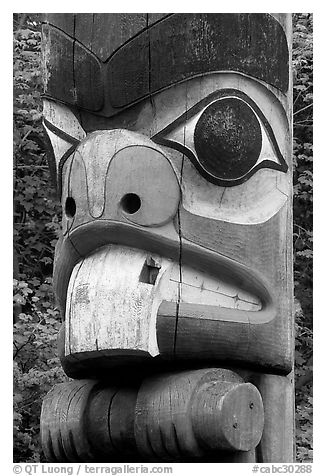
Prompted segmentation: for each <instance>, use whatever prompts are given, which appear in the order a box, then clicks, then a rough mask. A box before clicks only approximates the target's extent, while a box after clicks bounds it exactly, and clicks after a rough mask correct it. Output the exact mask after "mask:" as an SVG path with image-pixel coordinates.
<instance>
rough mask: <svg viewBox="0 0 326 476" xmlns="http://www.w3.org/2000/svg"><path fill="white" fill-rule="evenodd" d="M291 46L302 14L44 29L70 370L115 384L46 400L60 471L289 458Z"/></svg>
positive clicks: (62, 24) (160, 17)
mask: <svg viewBox="0 0 326 476" xmlns="http://www.w3.org/2000/svg"><path fill="white" fill-rule="evenodd" d="M290 45H291V16H290V15H289V14H265V13H263V14H260V13H259V14H237V13H232V14H231V13H230V14H217V13H216V14H215V13H214V14H204V13H203V14H192V13H191V14H143V13H139V14H46V15H45V19H44V29H43V58H44V67H45V73H44V86H45V91H44V127H45V130H46V132H47V133H48V136H49V140H50V142H51V148H52V170H53V172H54V174H55V176H56V183H57V188H58V193H59V195H60V197H61V202H62V208H63V224H62V225H63V235H62V238H61V239H60V240H59V243H58V245H57V248H56V256H55V272H54V286H55V292H56V296H57V299H58V303H59V305H60V307H61V311H62V317H63V319H65V323H64V326H63V328H62V329H61V331H60V338H59V342H58V347H59V354H60V358H61V362H62V365H63V368H64V370H65V372H66V373H67V374H68V375H69V376H71V377H73V378H82V379H84V378H88V379H99V381H100V382H101V383H98V384H95V383H94V382H95V381H93V383H92V381H88V383H87V384H85V385H84V384H83V383H82V382H79V381H76V382H75V383H69V385H68V386H67V387H65V385H63V386H62V387H58V388H57V390H54V391H53V393H50V394H49V396H48V397H47V398H46V400H45V403H44V410H43V416H42V422H43V423H42V425H43V426H42V428H43V430H42V435H43V445H44V446H45V448H46V450H45V452H46V454H47V458H49V459H51V460H57V461H59V460H60V458H62V461H70V460H71V461H73V460H78V461H82V460H88V458H89V459H90V460H92V458H93V460H94V458H96V457H99V458H102V459H103V460H105V459H106V458H107V459H108V460H110V459H111V458H117V457H118V456H117V455H120V457H121V458H122V459H125V460H127V459H128V458H129V457H141V458H145V459H146V460H157V461H159V460H166V459H168V460H173V459H174V458H175V459H176V460H180V459H181V460H191V459H193V458H204V459H205V458H206V460H207V461H208V460H209V461H212V460H214V461H232V462H241V461H242V462H246V461H247V462H253V461H260V462H264V461H266V462H285V461H288V462H290V461H291V460H292V458H293V454H292V446H293V445H292V443H293V385H292V383H291V375H292V374H291V372H292V369H293V340H294V338H293V318H292V314H293V313H292V287H293V283H292V241H291V240H292V233H291V222H292V212H291V197H292V189H291V187H292V184H291V174H292V164H291V161H292V151H291V120H292V119H291V114H292V109H291V100H292V97H291V71H290V63H291V62H290V53H291V47H290ZM135 58H137V61H136V60H135ZM200 367H202V368H201V369H200ZM210 367H215V368H218V369H220V367H231V368H232V371H229V370H221V369H220V370H216V372H217V374H219V375H220V376H221V375H222V374H223V372H224V374H223V375H224V377H225V378H224V377H223V378H220V379H219V378H217V374H214V375H215V377H214V378H213V377H212V378H213V380H212V381H210V383H207V384H206V383H205V384H203V387H200V388H199V387H198V385H199V382H201V380H200V379H201V378H202V377H203V376H204V375H210V376H212V371H211V370H208V369H209V368H210ZM177 369H180V371H181V369H182V370H183V371H184V372H185V373H184V374H183V373H180V374H179V373H175V372H176V370H177ZM195 369H196V370H195ZM221 372H222V374H221ZM213 373H214V372H213ZM226 375H228V378H231V375H232V378H231V381H229V380H228V379H227V378H226ZM203 378H204V377H203ZM207 378H208V377H207ZM121 379H125V380H127V381H128V383H129V386H128V388H126V387H125V384H122V382H121ZM214 379H215V380H214ZM108 380H110V385H108ZM101 385H102V386H101ZM80 389H83V390H80ZM195 389H196V391H195ZM75 391H76V392H77V393H78V392H82V394H83V397H82V399H81V400H78V403H77V401H76V403H75V400H74V396H73V393H74V392H75ZM69 392H72V393H71V394H70V393H69ZM70 395H71V396H70ZM70 400H71V402H72V403H71V405H72V408H71V409H70V403H69V402H70ZM249 400H250V402H249ZM83 402H84V403H83ZM171 402H172V403H171ZM243 402H245V403H243ZM248 402H249V403H248ZM259 402H260V403H259ZM250 404H253V405H254V406H253V408H254V410H253V409H252V408H251V407H250ZM65 405H66V406H67V405H68V407H65ZM52 407H53V408H56V410H55V412H54V414H53V415H54V416H53V417H52V416H51V408H52ZM64 408H66V410H65V409H64ZM67 408H69V411H68V410H67ZM74 408H75V409H74ZM244 409H245V410H244ZM65 412H66V414H67V421H66V420H64V418H63V417H61V415H64V414H65ZM67 412H68V413H67ZM108 412H109V413H110V412H111V413H110V416H109V417H107V415H108ZM70 415H71V416H70ZM78 415H79V416H78ZM89 415H92V419H91V420H92V421H94V422H97V423H98V424H93V423H92V422H91V421H88V420H87V418H89ZM102 415H106V417H105V418H104V417H103V418H104V419H103V420H101V419H102ZM232 415H238V420H239V422H241V425H239V426H236V427H234V426H233V424H235V423H236V422H235V421H233V420H232V418H233V416H232ZM107 418H109V420H107ZM263 419H264V423H263ZM68 420H69V422H68ZM87 421H88V423H87V424H86V423H85V422H87ZM67 422H68V423H67ZM85 424H86V427H85ZM69 425H71V427H70V426H69ZM83 425H84V426H83ZM110 425H111V426H110ZM108 426H110V432H111V433H110V435H109V436H108V434H107V431H108V430H107V428H108ZM244 427H245V428H247V429H248V430H244V429H243V428H244ZM85 428H86V430H85ZM176 429H177V430H176ZM61 431H62V432H63V434H64V435H68V436H69V434H70V433H69V432H71V435H72V436H73V440H72V441H75V440H74V439H75V438H76V442H75V443H73V444H72V443H71V445H72V446H69V445H70V443H69V441H70V440H69V437H68V436H64V437H63V440H64V441H66V440H65V438H67V441H66V442H65V443H64V446H63V447H62V445H61V446H60V444H61V443H60V441H61V440H60V438H61V437H60V432H61ZM175 431H177V434H176V433H175ZM77 434H78V435H79V436H80V438H81V439H80V438H79V439H78V438H77V436H76V437H75V436H74V435H77ZM90 434H91V435H92V437H91V443H89V435H90ZM83 438H84V439H85V441H84V440H83ZM146 438H147V439H146ZM52 439H53V440H54V441H53V442H52ZM51 445H52V446H53V445H54V446H53V448H55V450H53V449H52V446H51ZM74 458H75V459H74Z"/></svg>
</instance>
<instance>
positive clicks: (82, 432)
mask: <svg viewBox="0 0 326 476" xmlns="http://www.w3.org/2000/svg"><path fill="white" fill-rule="evenodd" d="M263 426H264V411H263V404H262V399H261V396H260V394H259V392H258V390H257V388H256V387H254V385H252V384H250V383H245V382H244V381H243V379H242V378H241V377H239V375H237V374H236V373H234V372H232V371H230V370H225V369H200V370H193V371H184V372H178V373H172V374H161V375H158V376H155V377H150V378H147V379H146V380H144V381H143V383H142V384H141V386H140V388H137V387H135V388H125V387H121V388H117V387H115V386H108V385H107V384H104V383H100V382H96V381H92V380H80V381H73V382H67V383H64V384H59V385H57V386H55V387H54V388H53V389H52V390H51V391H50V392H49V393H48V395H47V396H46V398H45V400H44V402H43V407H42V414H41V439H42V445H43V450H44V453H45V456H46V459H47V460H48V461H53V462H54V461H57V462H78V461H82V462H88V461H114V460H115V461H119V460H120V461H123V460H126V459H127V460H128V459H133V458H134V459H139V458H142V460H143V461H187V460H193V459H194V458H195V459H196V458H201V459H202V458H205V457H206V456H207V457H208V458H211V456H212V454H220V452H223V451H227V452H229V453H230V454H234V455H236V453H239V452H240V453H243V452H248V451H250V450H253V449H254V448H255V447H256V446H257V444H258V443H259V441H260V439H261V436H262V432H263ZM231 459H232V458H231Z"/></svg>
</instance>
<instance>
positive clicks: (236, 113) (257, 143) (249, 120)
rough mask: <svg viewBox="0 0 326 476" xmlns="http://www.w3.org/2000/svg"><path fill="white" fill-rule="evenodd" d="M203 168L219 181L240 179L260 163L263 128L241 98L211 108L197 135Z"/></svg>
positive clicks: (201, 119)
mask: <svg viewBox="0 0 326 476" xmlns="http://www.w3.org/2000/svg"><path fill="white" fill-rule="evenodd" d="M194 145H195V149H196V152H197V156H198V159H199V161H200V163H201V165H202V166H203V167H204V168H205V169H206V170H207V172H209V173H211V174H212V175H214V176H215V177H217V178H221V179H226V180H227V179H230V180H233V179H237V178H239V177H242V176H243V175H245V174H246V173H247V172H248V171H249V170H250V169H251V168H252V167H253V166H254V165H255V164H256V162H257V160H258V158H259V155H260V151H261V146H262V135H261V127H260V124H259V122H258V119H257V117H256V115H255V114H254V112H253V110H252V109H251V108H250V107H249V106H248V105H247V104H246V103H245V102H243V101H241V100H239V99H237V98H224V99H221V100H219V101H215V102H214V103H213V104H211V105H210V106H208V107H207V109H205V111H204V112H203V114H202V115H201V116H200V118H199V120H198V122H197V124H196V127H195V133H194Z"/></svg>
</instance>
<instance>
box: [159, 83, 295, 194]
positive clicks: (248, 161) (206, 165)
mask: <svg viewBox="0 0 326 476" xmlns="http://www.w3.org/2000/svg"><path fill="white" fill-rule="evenodd" d="M216 96H217V97H216ZM153 140H154V141H155V142H157V143H159V144H162V145H167V146H169V147H172V148H175V149H177V150H179V151H180V152H182V153H184V154H185V155H187V156H188V158H189V159H190V160H191V162H192V163H193V164H194V165H195V167H196V168H197V170H198V171H199V173H200V174H201V175H202V176H203V177H205V178H206V179H207V180H208V181H210V182H212V183H215V184H218V185H221V186H224V187H225V186H226V187H228V186H229V187H231V186H234V185H238V184H240V183H242V182H244V181H246V180H248V179H249V178H250V177H251V176H252V175H253V174H254V173H255V172H256V171H257V170H259V169H261V168H271V169H276V170H280V171H282V172H286V171H287V169H288V166H287V164H286V162H285V160H284V158H283V156H282V154H281V152H280V150H279V147H278V144H277V142H276V139H275V136H274V133H273V130H272V128H271V126H270V124H269V122H268V121H267V119H266V118H265V116H264V115H263V113H262V112H261V110H260V109H259V108H258V106H257V105H256V104H255V103H254V102H253V101H252V100H251V99H250V98H249V97H248V96H247V95H246V94H244V93H241V92H240V91H236V90H223V91H219V92H218V93H217V94H215V98H213V97H212V96H209V97H208V98H205V99H204V101H201V102H200V103H198V104H197V105H196V106H194V107H193V108H191V109H190V110H189V111H188V112H187V113H185V114H183V115H182V116H180V117H179V118H178V119H177V120H176V121H174V122H173V123H172V124H170V125H169V126H168V127H166V128H165V129H163V130H162V131H160V132H159V133H158V134H157V135H156V136H154V137H153Z"/></svg>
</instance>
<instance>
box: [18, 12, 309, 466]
mask: <svg viewBox="0 0 326 476" xmlns="http://www.w3.org/2000/svg"><path fill="white" fill-rule="evenodd" d="M312 24H313V21H312V14H306V13H305V14H303V13H299V14H294V15H293V70H294V71H293V74H294V76H293V102H294V117H293V122H294V125H293V132H294V134H293V135H294V139H293V163H294V176H293V179H294V230H293V231H294V233H293V244H294V279H295V282H294V285H295V312H296V368H295V374H296V387H297V390H296V425H297V428H296V443H297V460H298V461H299V462H309V461H312V329H313V318H312V244H313V242H312V157H313V155H312ZM13 34H14V174H13V175H14V285H13V287H14V292H13V295H14V320H15V324H14V348H13V356H14V461H15V462H33V461H34V462H39V461H42V460H43V459H44V457H43V455H42V450H41V448H40V442H39V418H40V408H41V403H42V399H43V397H44V395H45V394H46V393H47V392H48V391H49V390H50V388H51V386H52V385H54V384H55V383H59V382H61V381H63V380H65V378H66V377H65V376H64V374H63V371H62V369H61V367H60V362H59V360H58V358H57V356H56V334H57V331H58V329H59V326H60V316H59V312H58V310H57V308H56V307H55V303H54V298H53V294H52V278H51V276H52V265H53V254H54V246H55V243H56V241H57V239H58V235H59V232H60V220H61V209H60V206H59V204H58V202H57V201H56V200H55V197H54V193H55V192H54V190H53V189H52V188H51V180H50V176H49V169H48V167H47V162H46V152H45V143H44V136H43V130H42V126H41V110H42V105H41V92H42V81H41V64H40V63H41V55H40V40H41V35H40V16H39V15H38V14H34V13H33V14H24V13H16V14H14V32H13Z"/></svg>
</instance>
